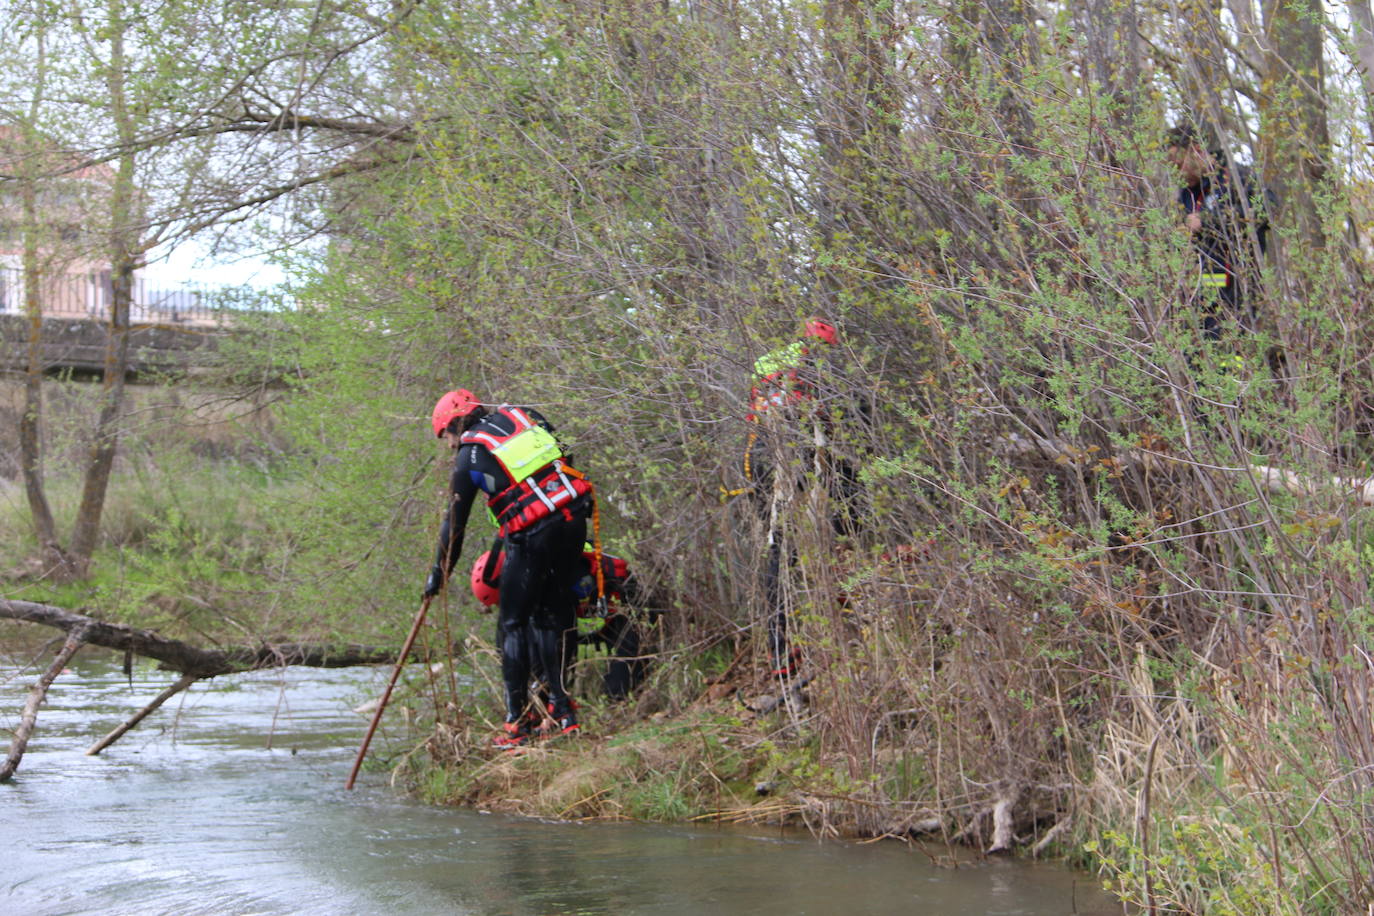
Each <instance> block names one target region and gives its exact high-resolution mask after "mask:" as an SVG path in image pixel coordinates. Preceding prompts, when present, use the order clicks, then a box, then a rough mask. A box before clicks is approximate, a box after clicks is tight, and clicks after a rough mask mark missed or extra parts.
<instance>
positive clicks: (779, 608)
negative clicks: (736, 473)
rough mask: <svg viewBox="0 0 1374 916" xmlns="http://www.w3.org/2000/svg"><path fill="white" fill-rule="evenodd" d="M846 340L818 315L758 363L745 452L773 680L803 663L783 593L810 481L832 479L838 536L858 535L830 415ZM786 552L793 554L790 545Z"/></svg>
mask: <svg viewBox="0 0 1374 916" xmlns="http://www.w3.org/2000/svg"><path fill="white" fill-rule="evenodd" d="M839 336H840V335H839V331H838V329H837V328H836V327H835V325H834V324H832V323H831V322H830V321H827V320H826V319H824V318H821V317H817V316H812V317H810V318H808V319H806V320H805V321H804V322H803V323H802V328H801V334H800V336H799V338H798V339H797V340H794V341H793V342H792V343H790V344H786V345H784V346H782V347H779V348H777V349H775V350H771V351H769V352H768V353H765V354H764V355H763V356H761V357H759V358H758V360H756V361H755V363H754V378H753V383H752V385H751V387H750V392H749V407H750V413H749V416H748V420H749V421H750V423H751V424H752V427H751V429H750V431H749V437H748V442H747V444H746V446H745V453H744V462H743V470H744V477H745V481H746V486H745V488H744V490H743V492H746V493H748V494H749V496H750V499H751V501H752V502H753V503H754V505H755V506H756V507H757V509H758V511H759V513H760V515H761V517H762V518H763V520H764V522H765V523H766V525H767V539H768V554H767V557H766V559H765V563H764V574H763V586H764V602H765V607H766V608H767V611H766V613H767V625H768V655H769V661H770V663H771V666H772V673H773V675H774V676H776V677H779V678H784V679H786V678H790V677H793V676H795V675H796V674H797V672H798V668H799V665H800V661H801V653H800V652H799V651H798V650H797V649H796V648H795V647H792V648H791V649H790V650H789V648H788V644H787V615H786V609H785V607H784V605H783V601H782V594H781V578H782V563H783V554H784V548H783V541H784V540H785V539H786V538H787V536H788V532H787V531H786V519H787V517H788V516H789V515H790V514H792V510H793V507H794V505H795V504H796V500H797V495H798V493H800V492H801V490H802V489H803V487H804V485H805V481H806V480H807V479H808V478H810V479H813V480H814V478H815V477H816V476H818V475H819V476H823V477H825V480H824V481H822V482H821V486H823V487H824V488H825V490H826V491H827V492H828V494H829V496H830V497H831V508H832V512H833V515H832V522H833V527H834V529H835V533H836V534H841V535H845V534H852V533H853V531H854V519H855V517H856V514H857V513H856V510H855V508H854V507H853V506H852V505H851V504H852V503H853V502H854V501H855V497H856V495H857V490H858V486H857V475H856V474H855V473H854V469H853V465H851V464H850V463H849V462H848V461H845V460H844V459H843V458H841V457H839V456H838V455H836V454H834V449H833V448H832V447H831V445H832V443H831V439H832V434H833V428H832V427H833V422H832V421H833V418H832V416H831V413H832V411H834V410H835V407H836V405H835V403H834V402H835V400H836V398H837V394H836V391H835V386H834V384H833V382H834V377H835V373H834V371H833V367H828V366H827V362H828V359H829V357H830V356H831V352H832V350H833V348H834V347H835V346H836V345H837V344H838V343H839ZM866 413H867V410H866V409H865V406H864V405H862V404H861V405H859V414H861V415H865V414H866ZM786 552H787V553H788V554H789V556H790V555H791V554H792V553H793V551H792V550H791V549H790V548H789V549H788V550H787V551H786Z"/></svg>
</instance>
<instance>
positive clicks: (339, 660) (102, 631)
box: [0, 599, 396, 782]
mask: <svg viewBox="0 0 1374 916" xmlns="http://www.w3.org/2000/svg"><path fill="white" fill-rule="evenodd" d="M0 619H8V620H20V621H25V622H28V623H36V624H40V625H42V626H49V627H55V628H57V629H59V630H63V631H65V632H66V633H67V641H66V644H65V645H64V646H63V648H62V650H61V651H60V652H59V653H58V655H57V658H56V659H54V661H53V663H52V665H50V666H49V667H48V670H47V671H46V672H44V674H43V676H42V677H41V678H39V680H38V682H37V683H36V684H35V685H34V686H33V689H32V690H31V691H30V692H29V698H28V702H27V703H25V705H24V712H23V714H22V716H21V719H20V724H19V728H18V729H16V730H15V733H14V740H13V741H12V743H11V745H10V753H9V756H8V757H7V758H6V760H5V761H4V764H3V765H0V782H4V781H5V780H7V779H9V778H10V777H11V776H12V775H13V774H14V771H15V770H16V769H18V767H19V761H20V759H22V758H23V756H24V750H25V747H26V746H27V744H28V739H29V736H30V735H31V734H32V733H33V729H34V724H35V722H36V720H37V717H38V707H39V706H40V705H42V703H43V699H44V697H46V695H47V692H48V688H49V687H50V686H51V685H52V682H53V680H54V679H55V678H56V677H57V676H58V674H60V673H61V672H62V669H63V668H64V667H65V666H66V664H67V662H68V661H69V660H70V659H71V657H72V655H73V654H74V653H75V652H76V650H77V649H79V648H80V647H81V646H83V645H93V646H102V647H104V648H107V649H115V650H117V651H122V652H125V653H133V654H135V655H141V656H143V657H144V658H151V659H153V660H154V661H157V662H158V663H160V665H161V666H162V667H163V668H166V669H169V670H171V671H176V672H178V673H179V674H180V675H181V677H180V679H178V680H177V682H176V683H174V684H172V685H171V686H170V687H168V688H167V689H166V690H164V691H163V692H162V693H161V694H160V695H159V696H158V697H157V698H156V699H155V700H153V701H152V702H151V703H149V704H148V705H147V706H144V707H143V708H142V709H141V710H139V711H138V712H137V713H136V714H135V715H134V716H133V717H131V718H130V719H129V720H127V721H126V722H124V723H123V724H121V725H120V726H119V727H118V728H116V729H115V730H114V731H112V732H110V733H109V734H108V735H106V736H105V737H104V738H102V739H101V740H100V741H98V742H96V743H95V744H94V745H92V746H91V748H90V750H88V751H87V752H86V753H87V754H98V753H100V752H101V751H102V750H104V749H105V748H107V747H109V746H110V745H111V744H113V743H114V742H115V741H117V740H118V739H119V737H120V736H121V735H123V734H124V733H125V732H127V731H129V729H131V728H133V727H134V726H135V725H137V724H138V723H139V722H141V721H142V720H143V719H144V718H145V717H146V716H148V714H150V713H151V712H153V710H155V709H157V708H158V707H159V706H161V705H162V704H163V703H164V702H166V701H167V700H168V699H169V698H171V697H172V696H175V695H176V694H177V693H180V692H181V691H182V690H185V689H186V688H187V687H189V686H191V684H193V683H195V682H196V681H199V680H203V679H205V678H212V677H217V676H219V675H221V674H233V673H236V672H239V671H255V670H258V669H261V668H277V667H282V666H285V665H304V666H306V667H311V668H344V667H348V666H351V665H376V664H385V663H391V662H394V661H396V650H395V649H390V648H378V647H376V646H363V645H356V644H353V645H343V646H331V645H318V644H312V643H268V642H264V643H262V644H260V645H257V646H236V647H230V648H224V649H203V648H201V647H199V646H193V645H191V644H190V643H186V642H182V641H181V640H179V639H169V638H168V637H166V636H162V635H160V634H159V633H156V632H154V631H152V630H142V629H138V628H136V627H131V626H128V625H127V624H122V623H109V622H107V621H103V620H97V619H95V618H94V617H87V616H86V615H85V614H77V613H74V612H72V611H68V610H66V609H64V608H60V607H54V606H52V605H49V604H37V603H35V602H31V601H14V600H10V599H0Z"/></svg>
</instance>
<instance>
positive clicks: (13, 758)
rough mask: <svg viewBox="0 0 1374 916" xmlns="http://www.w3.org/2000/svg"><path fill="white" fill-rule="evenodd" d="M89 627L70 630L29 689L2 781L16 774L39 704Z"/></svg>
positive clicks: (0, 775) (1, 767) (1, 772)
mask: <svg viewBox="0 0 1374 916" xmlns="http://www.w3.org/2000/svg"><path fill="white" fill-rule="evenodd" d="M84 636H85V629H84V628H83V627H74V628H72V629H70V630H68V631H67V641H66V642H65V643H63V645H62V649H61V651H59V652H58V653H57V657H56V658H54V659H53V661H52V664H51V665H49V666H48V670H47V671H44V672H43V676H42V677H40V678H39V679H38V682H37V683H36V684H34V685H33V689H32V690H30V691H29V699H28V702H26V703H25V704H24V712H23V714H22V715H21V716H20V717H19V727H18V728H17V729H15V731H14V740H13V741H12V742H11V743H10V753H9V756H8V757H6V758H5V762H4V763H3V764H0V782H5V781H7V780H8V779H9V778H10V777H11V776H13V775H14V771H15V770H17V769H19V761H20V760H22V759H23V758H24V750H25V748H27V747H28V746H29V736H30V735H32V734H33V727H34V725H35V724H36V723H37V721H38V707H39V706H41V705H43V700H44V698H46V697H47V695H48V688H49V687H51V686H52V682H53V681H55V680H57V676H58V675H59V674H61V673H62V669H63V668H65V667H67V662H69V661H71V659H72V656H73V655H75V654H76V650H77V649H80V648H81V646H82V645H84V642H83V637H84Z"/></svg>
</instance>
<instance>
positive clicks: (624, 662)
mask: <svg viewBox="0 0 1374 916" xmlns="http://www.w3.org/2000/svg"><path fill="white" fill-rule="evenodd" d="M504 547H505V544H504V542H503V541H502V540H501V538H497V539H496V540H495V542H493V544H492V545H491V549H490V550H488V551H487V552H485V553H483V554H482V555H481V556H480V557H478V558H477V561H476V562H475V563H473V564H472V596H473V597H474V598H476V599H477V601H478V603H480V604H482V605H484V606H486V607H491V606H492V605H494V604H496V603H497V602H498V601H499V600H500V579H501V570H502V568H503V567H504V565H505V550H504ZM596 556H597V554H596V551H595V550H594V549H593V548H592V546H591V545H590V544H586V545H583V550H582V563H581V565H580V567H579V568H580V570H581V572H582V575H581V578H579V579H578V580H577V582H576V583H575V584H574V585H573V597H574V599H575V601H576V607H577V612H576V613H577V639H576V640H565V641H564V644H563V645H564V656H563V685H564V687H565V689H566V688H567V687H568V686H569V685H570V684H571V683H572V673H573V667H572V665H573V662H574V661H576V659H577V647H578V646H579V645H600V646H604V647H605V648H606V649H607V650H608V651H609V652H610V655H611V657H610V659H609V661H608V662H607V664H606V673H605V675H604V676H603V677H602V679H601V685H602V688H603V689H604V690H605V692H606V695H607V696H608V697H610V698H611V699H613V700H623V699H625V698H626V697H627V696H629V695H630V691H632V690H634V689H635V688H636V687H638V686H639V684H640V682H642V681H643V680H644V675H645V672H646V668H647V666H646V663H645V660H644V659H643V658H642V657H641V655H640V653H641V650H642V649H643V644H644V637H643V634H642V633H641V632H640V628H639V625H638V624H637V623H636V621H635V620H634V619H632V618H631V616H630V615H631V613H633V612H634V611H635V610H636V609H642V608H643V604H642V602H641V595H640V589H639V587H638V585H637V584H636V582H635V579H634V576H633V575H631V573H630V567H629V564H628V563H626V562H625V560H624V559H622V558H620V557H613V556H610V555H609V554H602V555H601V584H600V586H599V587H598V583H597V577H596ZM599 594H600V595H602V596H604V598H605V601H600V600H598V595H599ZM502 639H503V633H502V629H501V626H500V624H498V625H497V642H498V643H500V642H501V641H502ZM530 667H531V672H532V674H533V675H534V677H535V678H536V679H537V680H538V681H540V682H541V684H542V683H543V682H545V677H544V668H543V665H542V663H541V662H540V660H539V658H538V657H535V658H531V659H530Z"/></svg>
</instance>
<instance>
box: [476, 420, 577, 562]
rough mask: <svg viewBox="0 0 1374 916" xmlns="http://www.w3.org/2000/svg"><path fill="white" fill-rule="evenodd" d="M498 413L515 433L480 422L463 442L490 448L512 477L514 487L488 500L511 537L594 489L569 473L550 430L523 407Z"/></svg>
mask: <svg viewBox="0 0 1374 916" xmlns="http://www.w3.org/2000/svg"><path fill="white" fill-rule="evenodd" d="M498 413H500V414H501V415H502V416H504V417H506V418H507V419H508V420H510V421H511V423H512V425H513V426H514V427H515V429H514V430H513V431H512V432H510V433H509V434H503V433H501V432H499V431H497V430H492V429H490V428H488V429H485V430H484V429H483V428H482V425H481V424H478V425H477V426H476V427H474V428H473V429H470V430H468V431H467V432H465V433H463V438H462V443H463V444H465V445H469V444H473V445H482V446H485V447H486V449H487V451H489V452H491V454H492V457H494V458H495V459H496V460H497V462H499V463H500V465H501V468H502V470H504V471H505V472H506V475H507V476H508V477H509V478H510V481H511V485H510V486H509V487H507V488H506V489H504V490H502V491H500V492H499V493H493V494H490V495H488V497H487V508H488V509H489V510H490V511H491V513H492V515H494V516H495V518H496V521H497V524H498V525H499V526H500V528H501V534H502V535H506V534H511V533H513V532H516V531H519V530H521V529H522V528H527V527H529V526H530V525H532V524H534V523H535V522H537V521H539V520H540V519H543V518H547V517H548V516H550V515H552V514H554V513H555V512H557V511H558V510H559V509H560V508H563V507H565V506H567V505H568V504H569V503H571V502H573V501H574V500H576V499H577V498H578V497H579V496H582V495H583V494H585V493H588V492H590V490H591V487H590V486H588V485H587V483H586V482H585V481H582V480H577V479H576V478H573V479H569V475H567V474H565V473H563V467H564V466H563V462H562V461H561V460H560V459H561V458H562V457H563V451H562V449H560V448H559V447H558V441H557V440H556V439H554V437H553V435H552V434H551V433H550V432H549V431H548V430H547V429H545V428H544V427H542V426H540V425H539V424H537V423H535V422H534V421H533V420H531V419H530V418H529V416H528V415H526V414H525V412H524V411H523V410H520V409H519V408H518V407H502V408H500V409H499V410H498Z"/></svg>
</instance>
